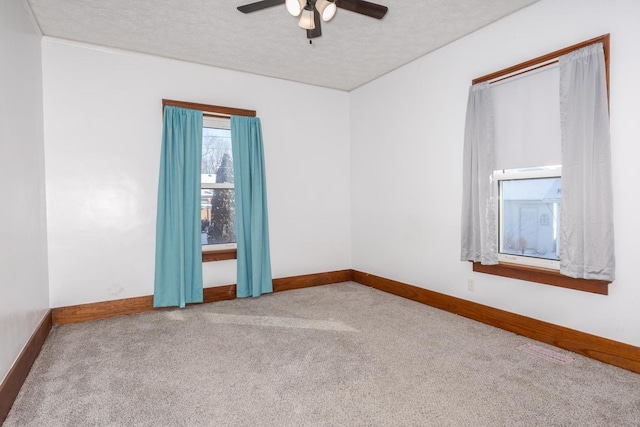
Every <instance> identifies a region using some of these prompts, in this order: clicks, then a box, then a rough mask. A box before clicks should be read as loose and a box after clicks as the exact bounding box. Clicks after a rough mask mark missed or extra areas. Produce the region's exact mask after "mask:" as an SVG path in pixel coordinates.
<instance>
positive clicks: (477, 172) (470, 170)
mask: <svg viewBox="0 0 640 427" xmlns="http://www.w3.org/2000/svg"><path fill="white" fill-rule="evenodd" d="M493 144H494V127H493V107H492V102H491V90H490V89H489V84H488V83H479V84H475V85H473V86H471V88H469V100H468V103H467V117H466V124H465V131H464V160H463V162H464V163H463V174H462V179H463V190H462V239H461V243H462V245H461V253H460V258H461V259H462V260H463V261H475V262H481V263H482V264H485V265H490V264H497V263H498V253H497V238H496V223H495V212H494V201H493V186H492V184H491V175H492V173H493V170H494V148H493Z"/></svg>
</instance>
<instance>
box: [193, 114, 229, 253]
mask: <svg viewBox="0 0 640 427" xmlns="http://www.w3.org/2000/svg"><path fill="white" fill-rule="evenodd" d="M202 121H203V129H202V171H201V172H202V175H201V181H202V184H201V190H200V220H201V230H200V233H201V238H202V250H203V251H210V250H220V249H235V247H236V224H235V201H234V188H233V155H232V152H231V130H230V126H229V119H223V118H217V117H207V116H205V117H203V120H202Z"/></svg>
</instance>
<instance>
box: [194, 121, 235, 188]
mask: <svg viewBox="0 0 640 427" xmlns="http://www.w3.org/2000/svg"><path fill="white" fill-rule="evenodd" d="M201 173H202V174H203V175H206V176H203V182H209V183H213V182H215V183H218V184H220V183H232V182H233V158H232V154H231V131H230V130H229V129H216V128H203V129H202V172H201Z"/></svg>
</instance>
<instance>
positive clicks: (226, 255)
mask: <svg viewBox="0 0 640 427" xmlns="http://www.w3.org/2000/svg"><path fill="white" fill-rule="evenodd" d="M237 258H238V251H237V250H236V249H222V250H218V251H206V252H205V251H203V252H202V262H212V261H225V260H228V259H237Z"/></svg>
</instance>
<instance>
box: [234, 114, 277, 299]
mask: <svg viewBox="0 0 640 427" xmlns="http://www.w3.org/2000/svg"><path fill="white" fill-rule="evenodd" d="M231 145H232V148H233V170H234V179H235V197H236V237H237V242H238V243H237V245H238V261H237V265H238V279H237V281H238V284H237V287H236V296H237V297H238V298H244V297H248V296H253V297H257V296H260V295H261V294H264V293H269V292H273V283H272V280H271V258H270V255H269V221H268V218H267V189H266V180H265V170H264V150H263V146H262V128H261V126H260V119H259V118H257V117H244V116H242V117H241V116H231Z"/></svg>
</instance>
